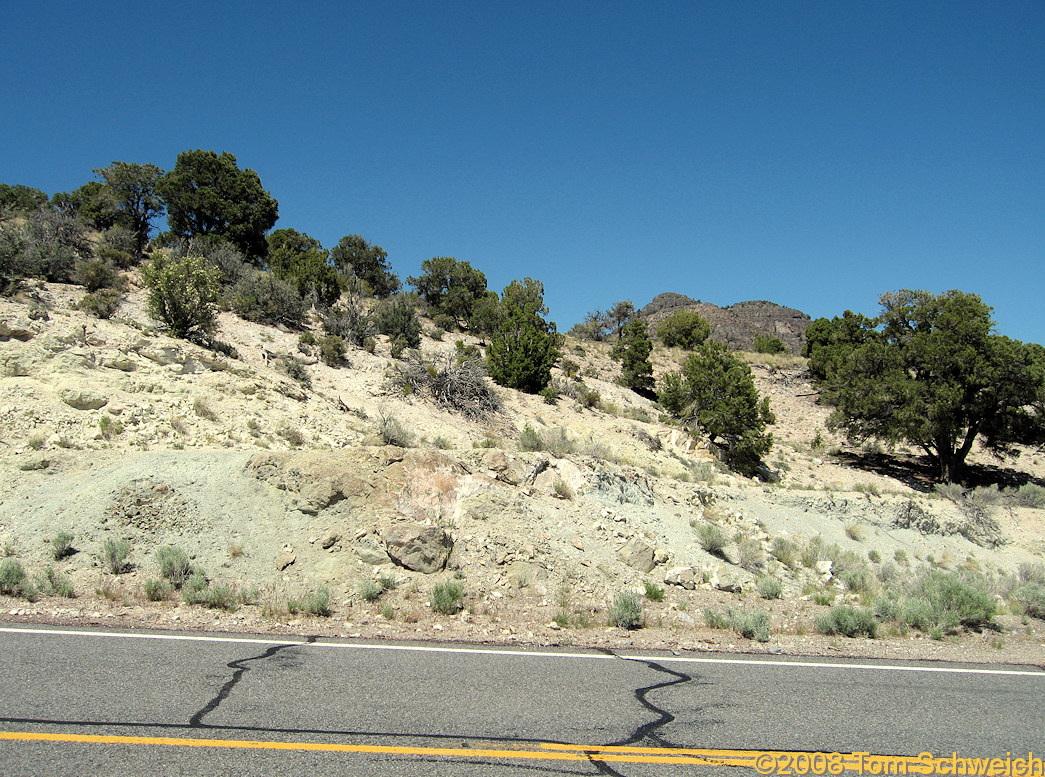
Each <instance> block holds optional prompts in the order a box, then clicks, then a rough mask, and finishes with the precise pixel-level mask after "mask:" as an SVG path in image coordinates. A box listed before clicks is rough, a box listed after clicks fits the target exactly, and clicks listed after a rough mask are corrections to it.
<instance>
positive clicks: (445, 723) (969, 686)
mask: <svg viewBox="0 0 1045 777" xmlns="http://www.w3.org/2000/svg"><path fill="white" fill-rule="evenodd" d="M762 751H772V753H771V754H770V755H769V756H763V755H761V753H762ZM1029 752H1033V753H1034V758H1038V757H1040V756H1041V755H1042V754H1043V753H1045V672H1043V671H1040V670H1038V669H1036V668H1033V667H1031V668H1028V667H970V666H955V665H939V664H931V665H917V664H901V663H896V664H883V663H880V662H878V663H875V662H859V663H858V662H852V661H837V662H831V661H827V660H824V661H821V660H808V661H806V660H798V659H788V658H784V657H780V658H771V659H757V658H748V657H737V656H725V655H711V654H701V653H693V654H683V655H680V656H676V655H671V654H665V655H653V654H648V655H647V654H630V653H618V654H612V653H600V652H585V651H577V652H550V651H543V652H542V651H522V650H498V649H494V648H468V647H453V646H429V645H415V644H407V645H383V644H377V643H363V642H350V641H335V640H323V641H316V640H305V639H301V640H297V639H295V640H289V641H284V642H280V641H278V640H274V639H272V638H266V637H258V638H251V637H243V636H239V635H199V634H171V633H156V632H131V633H127V632H124V633H114V632H106V631H101V630H99V631H73V630H62V629H40V628H33V627H29V626H16V625H11V626H8V627H3V628H0V774H2V775H11V776H12V777H14V775H29V776H35V775H150V777H156V776H157V775H175V774H179V775H180V774H198V775H235V777H244V775H255V774H256V775H284V774H286V775H350V774H351V775H404V774H416V775H471V774H484V775H486V774H494V775H533V774H543V773H548V774H578V775H598V774H610V775H661V774H730V773H733V774H754V773H756V770H757V771H760V772H762V773H787V772H788V771H790V773H793V774H802V773H804V772H820V773H823V772H824V771H827V772H828V773H839V772H840V771H844V772H845V773H850V774H852V773H859V772H860V771H861V768H862V770H863V771H864V772H865V773H873V771H874V768H875V763H877V764H878V765H879V766H880V765H881V764H882V763H884V764H886V765H888V764H892V765H893V767H896V764H897V763H900V761H901V760H902V761H903V763H902V764H901V765H904V764H906V765H907V766H908V767H911V765H912V764H915V763H917V764H919V765H920V767H921V773H926V772H925V768H926V766H925V764H927V763H929V761H928V760H926V759H927V758H928V756H920V755H919V754H922V753H933V754H935V755H936V756H941V757H942V756H946V757H947V758H948V759H951V758H952V754H953V753H957V754H958V756H959V757H970V758H994V757H1000V758H1002V759H1006V758H1018V757H1023V758H1026V757H1027V755H1028V753H1029ZM809 753H824V754H825V755H823V756H815V757H811V756H809V755H808V754H809ZM834 753H839V754H841V755H839V756H834V755H833V754H834ZM852 753H871V754H879V755H882V756H889V757H891V758H885V759H881V761H880V762H878V761H876V762H875V763H872V760H873V759H871V758H870V756H863V757H861V756H852V755H850V754H852ZM1010 754H1011V755H1010ZM759 758H761V759H762V760H758V759H759ZM803 758H804V759H806V760H804V761H803V760H802V759H803ZM919 758H920V759H921V760H909V759H919ZM767 759H768V760H767ZM940 763H942V761H941V762H940ZM940 763H936V764H934V765H933V768H935V769H936V770H937V773H947V769H946V764H944V766H943V767H941V766H940ZM1010 763H1011V762H1010ZM781 767H790V769H784V768H781ZM941 769H942V770H943V771H942V772H941ZM1010 769H1011V767H1010ZM1039 773H1040V772H1039Z"/></svg>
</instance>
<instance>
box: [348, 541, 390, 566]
mask: <svg viewBox="0 0 1045 777" xmlns="http://www.w3.org/2000/svg"><path fill="white" fill-rule="evenodd" d="M352 552H353V553H355V554H356V555H357V556H358V557H359V560H360V561H362V562H363V563H364V564H370V566H373V567H378V566H381V565H382V564H387V563H388V562H389V561H391V559H390V558H389V557H388V554H387V553H385V549H384V548H382V547H381V546H379V545H378V544H377V543H376V542H375V541H373V540H371V539H363V540H360V541H359V542H357V543H356V544H354V545H353V546H352Z"/></svg>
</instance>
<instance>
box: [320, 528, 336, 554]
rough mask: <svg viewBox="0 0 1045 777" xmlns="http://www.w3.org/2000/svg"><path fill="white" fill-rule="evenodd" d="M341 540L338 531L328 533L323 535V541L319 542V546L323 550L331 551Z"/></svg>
mask: <svg viewBox="0 0 1045 777" xmlns="http://www.w3.org/2000/svg"><path fill="white" fill-rule="evenodd" d="M340 539H341V535H340V534H338V533H337V532H336V531H328V532H327V533H326V534H324V535H323V539H321V540H320V541H319V546H320V547H321V548H323V550H330V549H331V548H332V547H334V546H335V545H336V544H337V543H338V540H340Z"/></svg>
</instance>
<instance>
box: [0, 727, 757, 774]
mask: <svg viewBox="0 0 1045 777" xmlns="http://www.w3.org/2000/svg"><path fill="white" fill-rule="evenodd" d="M5 740H6V741H10V742H75V743H81V744H100V745H153V746H163V747H214V748H234V749H243V750H289V751H308V752H326V753H370V754H381V755H419V756H442V757H446V758H490V759H498V758H513V759H518V760H530V761H592V760H594V761H606V762H618V763H628V762H630V763H651V764H653V763H655V764H689V765H694V764H712V765H720V766H753V765H754V761H755V758H756V757H757V756H758V755H759V754H760V753H761V751H752V750H703V749H689V748H685V749H682V748H667V747H598V746H588V745H570V744H550V743H542V744H540V745H538V747H539V748H540V749H530V750H525V749H494V748H481V747H405V746H404V747H400V746H396V745H342V744H335V743H331V742H266V741H251V740H242V739H196V738H185V737H128V736H109V735H101V734H50V733H44V732H21V731H0V741H5Z"/></svg>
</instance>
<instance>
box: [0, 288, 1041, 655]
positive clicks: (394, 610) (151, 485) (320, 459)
mask: <svg viewBox="0 0 1045 777" xmlns="http://www.w3.org/2000/svg"><path fill="white" fill-rule="evenodd" d="M81 293H82V290H79V289H76V288H74V287H69V286H61V285H49V286H43V287H40V288H38V289H34V290H33V291H32V292H30V293H26V294H24V295H23V296H22V297H20V298H15V299H2V300H0V371H2V376H3V377H2V378H0V424H2V427H0V428H2V429H3V436H2V442H3V445H2V450H0V467H2V468H3V474H4V477H3V479H2V484H0V500H2V502H0V540H2V542H3V544H4V549H5V553H6V554H7V555H8V556H9V557H11V558H15V559H18V560H19V561H20V562H21V563H22V564H23V565H24V566H25V567H26V568H27V569H28V570H29V571H30V574H31V575H37V576H42V577H38V580H39V581H40V585H38V589H39V598H37V599H36V601H26V600H25V599H24V598H18V597H4V598H3V602H4V607H5V611H6V612H7V613H8V615H7V617H10V618H50V619H58V620H62V619H71V618H83V617H87V618H89V619H94V620H97V619H102V618H104V619H106V620H107V621H109V620H125V621H127V622H134V623H146V624H151V625H161V626H167V627H170V626H179V627H181V626H185V625H196V626H205V627H209V626H214V627H217V626H220V627H221V628H242V629H248V630H250V629H253V630H271V629H286V628H293V629H298V630H301V629H304V630H310V631H326V632H329V633H345V634H365V635H384V636H398V637H418V636H420V637H423V638H433V637H436V636H441V637H451V638H454V639H470V640H482V641H516V640H521V641H527V642H532V643H540V644H610V643H614V642H619V641H629V642H633V643H636V644H643V645H651V646H654V645H657V646H659V645H670V646H673V647H679V648H692V647H696V646H700V645H708V644H711V645H721V646H727V645H733V646H736V647H738V648H739V647H743V648H744V649H772V650H779V649H785V650H789V651H796V652H819V651H825V650H836V649H839V646H842V645H844V649H845V650H847V651H849V652H855V653H866V654H871V653H879V654H881V653H885V654H900V653H906V654H911V655H918V656H925V657H929V656H940V657H944V656H946V657H951V658H981V659H989V658H994V659H996V660H1020V661H1036V662H1041V660H1042V658H1043V647H1042V641H1041V638H1040V637H1039V636H1038V634H1037V632H1039V631H1041V628H1042V622H1041V621H1040V620H1038V619H1036V618H1034V617H1030V616H1028V615H1027V614H1025V611H1023V610H1021V608H1020V605H1019V602H1018V601H1016V600H1013V598H1012V592H1013V591H1014V590H1015V589H1016V588H1018V586H1019V585H1020V584H1021V578H1020V577H1019V575H1020V574H1021V573H1020V571H1019V570H1020V568H1021V565H1022V569H1023V572H1022V574H1023V577H1024V578H1027V579H1029V580H1030V582H1033V577H1034V575H1035V574H1036V570H1038V569H1040V566H1035V565H1040V564H1041V562H1042V559H1043V558H1045V524H1043V516H1045V511H1043V510H1041V509H1038V508H1034V507H1025V506H1021V505H1020V504H1018V503H1017V502H1015V501H1014V500H1012V499H1006V498H1002V497H999V498H998V499H997V500H995V501H996V503H994V504H989V505H985V506H982V507H981V506H980V505H978V504H976V505H974V504H972V503H970V502H969V500H963V499H961V498H957V499H955V500H953V501H952V500H948V499H945V498H941V497H940V496H938V495H936V494H934V493H933V492H932V491H931V489H930V488H928V486H927V485H926V484H925V483H923V482H920V481H919V478H918V473H917V468H916V467H907V466H905V465H904V456H903V452H902V451H901V452H897V454H896V455H894V456H888V457H887V456H879V455H877V454H876V452H875V451H873V450H866V451H854V450H849V449H847V448H845V447H844V446H843V445H842V444H841V443H842V441H841V440H839V439H837V438H835V437H834V436H833V435H832V434H831V433H830V432H828V431H827V430H826V428H825V421H826V417H827V410H826V409H825V408H822V407H820V406H819V405H817V404H816V401H815V389H814V387H813V386H812V385H811V384H810V383H809V381H808V377H807V376H806V374H805V372H804V368H803V365H802V361H801V360H800V359H797V358H795V357H764V358H763V359H762V361H761V362H760V361H758V359H756V360H755V364H753V371H754V374H755V378H756V381H757V384H758V386H759V390H760V391H762V392H763V393H765V394H767V395H768V396H769V397H770V399H771V403H772V406H773V409H774V411H775V413H776V415H777V419H778V421H777V424H776V426H775V427H774V429H773V432H774V435H775V437H776V445H775V447H774V450H773V451H772V453H771V454H770V456H768V457H767V459H766V463H767V464H768V465H769V467H770V468H771V469H772V470H773V471H775V473H776V474H777V475H778V476H779V482H776V483H761V482H759V481H757V480H749V479H746V478H743V477H739V476H737V475H735V474H732V473H729V472H728V471H727V470H726V469H725V468H724V467H723V466H722V465H721V464H720V463H719V462H718V461H717V460H716V458H715V456H714V455H713V451H712V450H711V449H710V448H709V446H708V445H707V444H705V443H701V442H700V441H697V440H694V439H692V438H691V437H690V436H689V435H688V434H686V433H685V432H684V431H683V430H682V429H680V428H678V427H677V426H676V425H673V424H672V423H670V421H669V420H668V419H665V418H662V417H661V415H660V413H659V411H658V410H657V408H656V407H654V406H653V405H652V404H651V403H650V402H649V401H647V400H645V399H642V398H641V397H639V396H637V395H636V394H634V393H632V392H630V391H628V390H626V389H624V388H622V387H620V386H618V385H616V384H615V383H614V379H615V378H616V376H617V371H618V369H619V368H618V366H617V365H616V364H615V363H614V362H612V361H611V360H610V359H609V356H608V353H609V346H608V345H607V344H604V343H589V342H584V343H578V342H574V341H569V342H568V343H567V348H566V352H565V355H566V356H567V357H568V358H569V359H570V360H572V361H573V362H575V363H576V366H575V367H573V366H571V368H570V372H571V373H572V372H574V370H576V375H577V378H579V381H582V384H581V383H580V382H578V380H577V379H571V378H567V377H566V376H565V375H559V377H560V379H561V380H562V386H563V387H564V389H565V391H564V393H563V395H562V396H561V397H560V398H559V400H558V402H557V403H555V404H547V403H546V402H545V401H544V400H543V399H542V398H541V397H538V396H530V395H524V394H520V393H517V392H514V391H509V390H505V389H501V388H496V387H495V388H494V389H493V390H494V391H495V392H496V395H497V397H498V399H499V400H500V402H501V405H502V407H501V410H500V411H498V412H496V413H493V414H490V415H488V416H487V417H485V418H481V419H475V418H470V417H466V416H463V415H461V414H457V413H452V412H448V411H446V410H443V409H440V408H439V407H438V406H436V405H435V404H433V403H432V402H431V401H429V400H428V399H426V398H425V397H424V396H423V395H422V394H421V393H420V392H417V391H413V390H412V389H411V387H410V386H409V384H406V385H404V382H403V381H402V380H401V379H398V380H397V379H395V376H396V374H397V367H396V364H397V362H396V360H394V359H392V358H391V356H390V355H389V346H388V343H387V342H383V341H379V342H378V345H377V348H376V349H375V351H374V353H368V352H367V351H365V350H362V349H356V350H350V351H349V353H348V355H347V359H346V360H345V361H344V362H343V363H342V364H341V365H340V366H339V367H336V368H335V367H331V366H329V365H328V364H326V363H324V362H323V361H322V360H321V359H320V358H319V356H318V353H317V352H316V349H315V347H314V346H310V345H304V344H302V343H301V342H300V338H299V335H298V334H297V333H291V332H288V331H281V330H279V329H276V328H272V327H267V326H262V325H258V324H252V323H248V322H245V321H242V320H240V319H238V318H236V317H235V316H233V315H231V314H228V313H224V314H222V315H221V319H220V327H219V332H218V337H219V339H220V340H221V341H223V342H224V343H226V344H227V345H228V346H231V347H232V349H234V355H230V354H222V353H218V352H215V351H211V350H208V349H204V348H201V347H199V346H196V345H193V344H191V343H187V342H185V341H180V340H174V339H171V338H168V337H166V336H164V335H162V334H159V333H158V332H157V331H156V330H155V329H154V328H153V322H151V321H150V320H149V319H148V317H147V316H146V314H145V312H144V309H143V304H142V294H141V292H140V291H138V290H132V292H131V293H130V294H129V296H128V299H127V301H126V302H124V303H123V306H122V307H121V309H120V311H119V312H118V314H117V316H116V317H115V318H114V319H112V320H109V321H102V320H98V319H94V318H90V317H88V316H86V315H84V314H83V313H80V312H78V311H75V310H73V309H72V308H71V304H72V303H73V302H75V301H76V300H77V299H78V298H79V296H80V294H81ZM430 326H431V325H429V328H427V332H428V336H426V337H425V338H424V340H423V343H422V349H421V352H422V355H423V356H425V357H426V358H435V357H437V356H444V355H450V354H452V353H454V351H455V347H456V346H455V342H454V341H455V340H456V339H458V338H461V339H462V340H463V341H465V344H466V345H467V344H474V342H475V341H474V340H472V339H471V338H468V337H465V336H460V335H453V334H445V335H442V334H440V333H438V332H436V331H434V330H432V329H431V328H430ZM432 335H437V336H438V339H436V338H433V336H432ZM381 340H383V338H382V339H381ZM230 353H231V352H230ZM682 357H683V354H682V352H681V351H672V350H666V349H663V348H658V349H657V350H656V351H655V352H654V365H655V372H656V373H657V375H661V374H663V373H664V372H666V371H668V370H671V369H673V368H675V366H676V365H677V364H678V361H679V360H680V359H681V358H682ZM288 365H293V366H290V367H288ZM291 375H294V376H295V377H291ZM595 395H597V396H595ZM527 427H529V430H527ZM390 442H394V443H396V444H389V443H390ZM983 461H985V462H986V461H988V460H986V459H984V460H983ZM1018 469H1019V471H1021V472H1023V473H1029V474H1030V475H1032V476H1033V477H1035V478H1038V479H1039V482H1040V479H1041V477H1042V476H1043V474H1045V467H1043V466H1042V462H1041V456H1040V454H1038V453H1035V452H1033V451H1027V452H1026V453H1025V455H1024V456H1023V457H1022V459H1021V460H1020V461H1019V462H1018ZM974 508H975V509H974ZM709 527H710V528H709ZM62 532H67V533H69V534H71V535H72V536H73V539H72V541H71V542H72V548H73V549H74V550H75V551H76V552H74V553H72V554H71V555H69V556H67V557H65V558H62V559H60V560H55V558H54V556H55V555H56V554H55V552H54V550H55V549H54V540H55V538H56V537H57V536H58V535H59V534H60V533H62ZM107 541H108V542H110V543H113V542H125V543H127V546H128V547H129V555H127V557H126V564H125V567H124V568H123V569H121V570H120V573H119V574H113V573H112V572H111V571H109V570H107V569H106V568H105V567H106V558H105V556H106V552H105V545H106V542H107ZM163 546H177V547H179V548H181V549H183V550H184V551H185V552H186V553H187V555H188V556H189V558H190V561H191V564H192V566H193V567H195V568H197V569H201V570H205V574H206V580H207V584H209V585H210V587H211V590H213V589H214V588H215V587H216V586H219V585H220V586H227V588H228V590H229V591H231V592H232V594H234V595H237V596H239V600H240V604H239V606H236V604H235V600H233V602H232V606H229V607H224V606H212V607H210V608H208V607H205V606H201V604H193V605H190V604H187V603H186V602H185V601H184V597H182V598H179V596H178V595H177V593H176V592H173V591H172V592H167V593H165V594H164V595H163V596H160V597H158V598H159V599H160V601H155V602H149V601H147V598H148V596H147V595H146V594H147V593H148V592H150V591H151V592H155V591H156V589H155V585H153V584H152V582H151V581H155V580H157V579H158V578H159V570H158V566H157V562H156V555H155V553H156V550H157V549H158V548H160V547H163ZM48 568H50V569H51V570H52V572H51V574H52V576H53V575H55V574H56V573H57V574H59V575H63V576H65V578H66V579H67V580H68V581H69V582H71V584H72V587H73V591H74V593H75V594H76V598H72V599H69V598H64V597H60V596H55V595H48V587H47V585H46V570H47V569H48ZM961 569H970V570H975V571H977V572H978V573H984V574H985V577H984V579H985V580H986V581H987V582H988V583H989V585H990V586H991V589H990V594H991V597H992V598H993V600H994V602H995V605H996V607H997V609H998V614H997V615H996V616H995V617H994V621H993V622H994V624H995V626H996V628H995V629H994V630H992V629H988V630H985V631H981V632H969V631H968V630H967V629H960V628H956V629H945V628H929V627H928V626H923V627H912V626H911V625H910V624H907V623H905V622H904V621H902V620H898V619H897V618H898V617H899V616H896V617H892V616H891V615H890V613H889V612H887V611H886V609H887V604H882V602H886V603H888V601H889V600H890V596H893V597H894V599H896V596H899V592H901V591H902V590H903V588H904V587H905V586H908V587H909V582H910V581H911V580H914V579H918V578H919V576H925V575H927V574H930V571H931V570H938V571H939V570H942V571H945V572H955V571H958V570H961ZM766 580H771V581H776V583H778V584H779V589H780V590H779V593H778V594H777V595H772V594H773V593H774V591H773V590H772V589H773V586H772V585H771V584H768V583H765V582H764V581H766ZM1026 582H1028V580H1023V583H1026ZM437 583H451V584H454V585H458V586H460V588H461V590H462V593H463V600H462V601H461V606H462V607H463V609H461V610H460V611H459V613H458V614H456V615H453V616H450V615H443V614H439V613H438V612H434V611H433V606H434V604H433V601H432V600H430V594H431V592H432V589H433V588H434V587H435V585H436V584H437ZM375 586H376V587H375ZM52 588H53V586H52ZM323 588H326V589H328V590H329V592H330V596H331V600H330V610H331V615H330V616H329V617H313V616H309V615H307V614H303V613H302V610H307V609H309V608H307V607H302V606H300V604H301V602H303V601H306V600H307V597H308V596H310V595H312V594H315V592H317V591H319V590H321V589H323ZM622 591H624V592H628V591H633V592H635V593H636V594H637V595H638V596H639V603H640V604H641V606H642V610H643V612H642V616H641V617H642V619H643V622H644V624H645V628H642V629H637V630H625V629H621V628H617V627H608V626H607V622H608V618H609V616H610V610H611V608H612V601H613V599H614V597H615V596H617V595H619V594H620V593H621V592H622ZM658 592H661V593H660V594H658ZM647 595H648V596H647ZM658 596H662V598H660V599H658V598H657V597H658ZM200 601H201V602H202V604H206V603H207V602H206V601H203V600H202V599H201V600H200ZM244 601H245V602H246V603H243V602H244ZM841 603H848V604H851V605H853V606H855V607H858V608H859V607H868V608H878V609H879V610H880V612H879V615H880V616H881V617H880V623H881V628H880V633H881V635H882V636H884V637H886V638H885V639H883V640H876V641H869V640H850V639H844V638H842V637H830V636H820V635H816V634H815V632H816V628H815V619H816V617H817V616H818V615H822V614H823V613H825V612H828V611H829V607H830V606H831V605H838V604H841ZM210 604H212V605H215V604H216V603H215V602H210ZM217 604H221V603H220V602H218V603H217ZM894 604H896V607H897V608H899V607H901V605H902V604H903V602H902V601H901V600H900V599H896V601H895V602H894ZM730 608H732V609H733V610H734V612H740V611H764V612H765V613H767V615H768V618H769V630H768V634H766V635H765V636H767V637H768V642H763V641H759V640H760V639H761V637H756V639H755V640H754V641H752V640H750V639H748V638H746V637H743V636H741V635H740V634H739V633H737V631H734V630H732V629H723V628H711V627H710V626H709V625H708V623H709V622H711V623H714V624H718V625H721V623H722V622H721V621H716V619H715V618H714V617H711V616H708V615H707V614H706V611H707V610H711V611H712V615H716V614H718V615H721V616H723V617H726V615H727V614H728V612H729V610H730ZM436 609H438V608H436ZM451 609H452V608H451ZM727 620H728V619H727ZM741 631H743V629H741ZM890 633H892V636H891V637H890V636H889V635H890ZM748 636H752V635H751V634H749V635H748ZM929 636H934V637H941V639H928V637H929ZM923 637H925V638H923Z"/></svg>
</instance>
